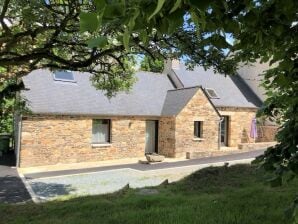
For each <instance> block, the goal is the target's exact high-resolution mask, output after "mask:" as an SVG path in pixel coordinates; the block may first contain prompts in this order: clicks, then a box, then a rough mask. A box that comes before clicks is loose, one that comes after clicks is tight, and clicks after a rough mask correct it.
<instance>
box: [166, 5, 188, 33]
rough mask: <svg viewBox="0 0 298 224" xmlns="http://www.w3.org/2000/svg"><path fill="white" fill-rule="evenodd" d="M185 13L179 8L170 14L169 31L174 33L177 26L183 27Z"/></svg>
mask: <svg viewBox="0 0 298 224" xmlns="http://www.w3.org/2000/svg"><path fill="white" fill-rule="evenodd" d="M183 14H184V11H183V10H181V9H179V10H177V11H175V12H174V13H172V14H171V15H169V16H168V18H167V20H168V23H169V25H168V29H167V32H168V33H169V34H172V33H173V32H174V31H175V30H176V29H177V28H179V27H181V26H182V24H183Z"/></svg>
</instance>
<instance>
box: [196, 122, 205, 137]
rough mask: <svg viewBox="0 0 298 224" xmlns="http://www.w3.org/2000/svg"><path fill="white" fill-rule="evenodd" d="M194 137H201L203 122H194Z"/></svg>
mask: <svg viewBox="0 0 298 224" xmlns="http://www.w3.org/2000/svg"><path fill="white" fill-rule="evenodd" d="M194 136H195V137H196V138H202V137H203V121H195V122H194Z"/></svg>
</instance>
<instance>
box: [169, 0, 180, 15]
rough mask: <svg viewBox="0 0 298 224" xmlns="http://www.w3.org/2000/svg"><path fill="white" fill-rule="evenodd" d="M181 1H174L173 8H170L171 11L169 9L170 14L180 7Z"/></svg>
mask: <svg viewBox="0 0 298 224" xmlns="http://www.w3.org/2000/svg"><path fill="white" fill-rule="evenodd" d="M181 1H182V0H176V2H175V4H174V6H173V8H172V9H171V11H170V14H171V13H173V12H175V11H176V10H177V9H178V8H179V7H180V5H181Z"/></svg>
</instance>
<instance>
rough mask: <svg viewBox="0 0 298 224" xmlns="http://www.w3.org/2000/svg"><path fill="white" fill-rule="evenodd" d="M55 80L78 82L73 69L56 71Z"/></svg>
mask: <svg viewBox="0 0 298 224" xmlns="http://www.w3.org/2000/svg"><path fill="white" fill-rule="evenodd" d="M54 80H55V81H62V82H76V81H75V79H74V75H73V73H72V72H71V71H65V70H57V71H55V72H54Z"/></svg>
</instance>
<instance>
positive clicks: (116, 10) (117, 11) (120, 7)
mask: <svg viewBox="0 0 298 224" xmlns="http://www.w3.org/2000/svg"><path fill="white" fill-rule="evenodd" d="M124 12H125V5H124V4H123V3H114V4H108V5H106V6H105V13H104V18H105V19H115V18H117V17H118V18H119V17H122V16H124Z"/></svg>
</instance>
